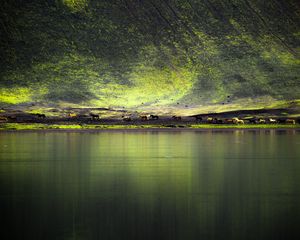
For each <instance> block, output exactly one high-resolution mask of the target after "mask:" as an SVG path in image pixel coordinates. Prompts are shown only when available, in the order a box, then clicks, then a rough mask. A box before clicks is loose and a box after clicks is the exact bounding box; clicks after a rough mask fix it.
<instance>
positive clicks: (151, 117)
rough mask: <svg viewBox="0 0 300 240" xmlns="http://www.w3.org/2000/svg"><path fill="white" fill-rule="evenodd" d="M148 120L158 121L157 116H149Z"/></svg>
mask: <svg viewBox="0 0 300 240" xmlns="http://www.w3.org/2000/svg"><path fill="white" fill-rule="evenodd" d="M150 119H153V120H158V116H157V115H152V114H151V115H150Z"/></svg>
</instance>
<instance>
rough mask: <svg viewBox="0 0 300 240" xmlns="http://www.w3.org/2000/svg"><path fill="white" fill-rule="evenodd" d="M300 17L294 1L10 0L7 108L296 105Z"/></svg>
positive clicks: (4, 83)
mask: <svg viewBox="0 0 300 240" xmlns="http://www.w3.org/2000/svg"><path fill="white" fill-rule="evenodd" d="M299 11H300V6H299V4H298V3H297V1H296V0H287V1H284V2H283V1H279V0H270V1H259V0H243V1H242V0H222V1H218V0H203V1H198V0H183V1H182V0H181V1H179V0H147V1H146V0H101V1H96V0H72V1H70V0H47V1H44V0H35V1H32V0H25V1H24V0H23V1H20V0H4V1H3V6H2V8H1V9H0V23H1V24H0V28H1V42H0V54H1V56H2V57H1V60H0V63H1V64H0V71H1V73H2V74H1V76H0V93H1V94H0V104H1V105H10V104H12V105H14V104H20V103H33V102H34V103H45V102H47V103H54V104H57V103H61V102H63V103H66V104H79V105H89V106H103V107H138V106H150V107H153V106H154V107H155V106H156V107H157V106H158V107H160V106H165V105H168V106H170V105H171V106H172V105H174V106H177V103H178V102H179V103H180V104H181V103H183V104H188V105H201V104H229V103H232V102H235V101H239V99H249V101H251V100H253V99H256V98H259V97H261V98H265V97H269V98H271V99H277V100H282V101H284V100H292V99H297V98H299V96H300V85H299V76H300V59H299V49H300V48H299V47H300V26H299V23H300V19H299V18H300V17H299V16H300V15H299ZM228 96H230V98H228ZM268 104H271V103H268ZM244 105H245V104H244Z"/></svg>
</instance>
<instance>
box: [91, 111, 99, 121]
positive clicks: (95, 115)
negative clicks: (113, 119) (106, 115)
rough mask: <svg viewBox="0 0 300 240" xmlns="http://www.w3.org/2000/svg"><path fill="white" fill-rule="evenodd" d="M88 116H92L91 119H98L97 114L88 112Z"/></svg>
mask: <svg viewBox="0 0 300 240" xmlns="http://www.w3.org/2000/svg"><path fill="white" fill-rule="evenodd" d="M90 116H91V117H92V120H99V119H100V117H99V115H98V114H94V113H90Z"/></svg>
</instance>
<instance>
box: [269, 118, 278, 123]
mask: <svg viewBox="0 0 300 240" xmlns="http://www.w3.org/2000/svg"><path fill="white" fill-rule="evenodd" d="M268 122H269V123H277V121H276V119H273V118H269V119H268Z"/></svg>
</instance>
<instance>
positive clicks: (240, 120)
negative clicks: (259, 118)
mask: <svg viewBox="0 0 300 240" xmlns="http://www.w3.org/2000/svg"><path fill="white" fill-rule="evenodd" d="M232 122H233V123H234V124H244V123H245V122H244V120H242V119H238V118H237V117H234V118H232Z"/></svg>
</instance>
